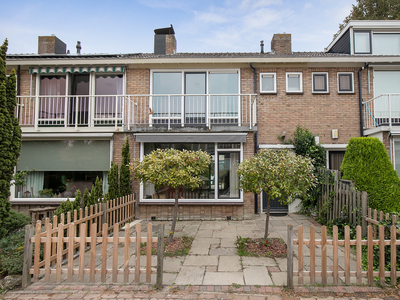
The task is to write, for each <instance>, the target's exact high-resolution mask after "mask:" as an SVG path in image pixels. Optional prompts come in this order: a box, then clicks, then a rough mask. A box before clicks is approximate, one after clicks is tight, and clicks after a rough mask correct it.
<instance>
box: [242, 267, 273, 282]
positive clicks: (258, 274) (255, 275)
mask: <svg viewBox="0 0 400 300" xmlns="http://www.w3.org/2000/svg"><path fill="white" fill-rule="evenodd" d="M243 275H244V281H245V284H246V285H272V280H271V277H270V276H269V274H268V269H267V268H266V267H259V266H247V267H244V268H243Z"/></svg>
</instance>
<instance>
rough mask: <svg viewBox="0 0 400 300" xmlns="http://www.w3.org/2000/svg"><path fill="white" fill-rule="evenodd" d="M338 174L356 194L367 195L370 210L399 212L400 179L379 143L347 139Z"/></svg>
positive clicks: (368, 140) (367, 138)
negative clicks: (353, 185) (360, 192)
mask: <svg viewBox="0 0 400 300" xmlns="http://www.w3.org/2000/svg"><path fill="white" fill-rule="evenodd" d="M340 170H341V172H342V178H343V179H350V180H353V181H354V183H355V186H356V188H357V189H358V190H360V191H366V192H367V193H368V199H369V207H370V208H372V209H376V210H378V211H380V210H381V211H383V212H391V211H400V179H399V177H398V175H397V173H396V171H395V170H394V168H393V166H392V164H391V162H390V160H389V156H388V155H387V152H386V149H385V146H384V145H383V144H382V142H381V141H379V139H377V138H371V137H359V138H352V139H350V141H349V144H348V146H347V149H346V153H345V155H344V159H343V162H342V165H341V167H340Z"/></svg>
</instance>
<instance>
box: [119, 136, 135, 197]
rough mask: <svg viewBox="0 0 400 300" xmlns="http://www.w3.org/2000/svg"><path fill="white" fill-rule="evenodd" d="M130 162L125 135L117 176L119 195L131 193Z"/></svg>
mask: <svg viewBox="0 0 400 300" xmlns="http://www.w3.org/2000/svg"><path fill="white" fill-rule="evenodd" d="M130 162H131V157H130V153H129V138H128V137H126V142H125V144H124V146H123V147H122V163H121V171H120V176H119V180H120V183H119V189H120V194H121V196H126V195H130V194H132V189H131V176H130V173H129V164H130Z"/></svg>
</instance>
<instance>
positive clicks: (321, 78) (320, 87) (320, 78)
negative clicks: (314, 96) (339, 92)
mask: <svg viewBox="0 0 400 300" xmlns="http://www.w3.org/2000/svg"><path fill="white" fill-rule="evenodd" d="M314 91H326V84H325V75H314Z"/></svg>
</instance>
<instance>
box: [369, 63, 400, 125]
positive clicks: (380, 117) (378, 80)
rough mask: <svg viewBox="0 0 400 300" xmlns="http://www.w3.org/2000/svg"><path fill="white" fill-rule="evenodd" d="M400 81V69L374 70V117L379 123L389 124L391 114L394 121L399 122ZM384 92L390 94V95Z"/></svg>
mask: <svg viewBox="0 0 400 300" xmlns="http://www.w3.org/2000/svg"><path fill="white" fill-rule="evenodd" d="M399 82H400V71H395V70H393V71H387V70H386V71H384V70H382V71H381V70H378V71H377V70H375V71H374V97H375V101H374V117H375V121H376V122H377V123H378V124H389V115H390V116H391V117H392V122H394V121H395V122H398V118H400V84H399ZM384 94H390V96H389V95H384ZM389 99H390V104H389ZM389 108H390V114H389Z"/></svg>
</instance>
